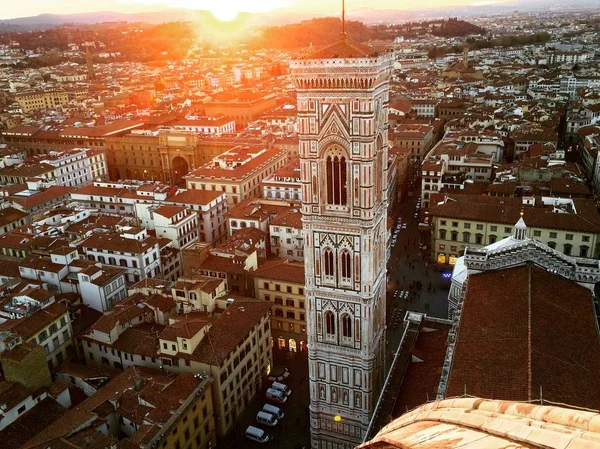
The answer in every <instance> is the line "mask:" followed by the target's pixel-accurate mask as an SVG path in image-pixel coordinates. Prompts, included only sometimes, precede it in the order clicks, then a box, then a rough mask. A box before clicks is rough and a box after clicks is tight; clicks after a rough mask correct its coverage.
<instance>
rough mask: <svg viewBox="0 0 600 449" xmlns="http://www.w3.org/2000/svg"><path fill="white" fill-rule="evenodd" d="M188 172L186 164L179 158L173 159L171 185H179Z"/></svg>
mask: <svg viewBox="0 0 600 449" xmlns="http://www.w3.org/2000/svg"><path fill="white" fill-rule="evenodd" d="M188 171H189V164H188V162H187V161H186V160H185V159H184V158H183V157H181V156H177V157H175V158H173V160H172V161H171V173H172V175H171V180H172V181H171V182H172V183H173V184H180V183H181V182H182V181H183V176H185V175H187V173H188Z"/></svg>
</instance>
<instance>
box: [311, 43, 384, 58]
mask: <svg viewBox="0 0 600 449" xmlns="http://www.w3.org/2000/svg"><path fill="white" fill-rule="evenodd" d="M376 55H377V54H376V50H374V49H373V48H371V47H369V46H367V45H363V44H359V43H357V42H351V41H349V40H348V39H341V40H339V41H338V42H336V43H334V44H332V45H329V46H327V47H325V48H323V49H321V50H318V51H316V52H314V53H313V54H311V55H310V56H309V57H308V59H333V58H366V57H370V56H376Z"/></svg>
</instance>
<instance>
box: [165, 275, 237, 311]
mask: <svg viewBox="0 0 600 449" xmlns="http://www.w3.org/2000/svg"><path fill="white" fill-rule="evenodd" d="M225 293H226V289H225V280H224V279H216V278H211V277H208V276H202V275H193V276H183V277H180V278H179V279H177V282H175V283H174V284H173V285H171V294H172V296H173V300H174V301H175V302H176V303H177V311H178V312H179V313H190V312H204V313H213V312H215V311H216V309H217V299H218V298H222V297H223V296H224V295H225ZM221 301H222V302H223V303H225V300H221Z"/></svg>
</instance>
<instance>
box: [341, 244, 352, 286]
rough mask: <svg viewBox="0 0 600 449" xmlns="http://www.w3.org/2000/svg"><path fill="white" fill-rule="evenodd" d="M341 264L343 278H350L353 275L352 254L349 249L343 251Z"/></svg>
mask: <svg viewBox="0 0 600 449" xmlns="http://www.w3.org/2000/svg"><path fill="white" fill-rule="evenodd" d="M341 265H342V267H341V268H342V279H345V280H348V279H350V278H351V277H352V256H351V255H350V252H349V251H347V250H344V251H342V257H341Z"/></svg>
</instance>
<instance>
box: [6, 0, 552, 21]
mask: <svg viewBox="0 0 600 449" xmlns="http://www.w3.org/2000/svg"><path fill="white" fill-rule="evenodd" d="M537 1H539V0H529V3H536V2H537ZM559 1H562V0H559ZM517 3H521V2H520V1H519V0H492V1H482V0H426V2H424V3H423V4H420V5H419V6H418V7H417V8H414V4H411V3H409V2H408V1H405V2H401V3H399V2H396V1H394V0H372V1H371V2H369V4H368V5H364V3H362V2H361V1H360V0H347V1H346V10H347V11H349V12H352V11H358V10H365V9H367V10H375V11H409V10H411V9H416V10H427V9H430V10H436V9H443V8H449V7H482V6H496V5H506V6H508V5H510V4H515V5H516V4H517ZM178 9H179V10H181V9H183V10H190V11H208V12H212V13H213V15H214V16H215V17H216V18H217V19H219V20H222V21H229V20H232V19H234V18H235V17H236V16H237V15H238V14H240V13H249V14H275V15H277V14H281V15H286V14H287V15H289V14H298V15H301V14H313V15H339V13H340V11H341V2H340V1H331V0H330V1H327V2H322V1H318V0H305V1H300V0H257V1H254V2H251V3H250V2H246V1H244V0H221V1H220V2H218V3H214V2H207V1H201V2H197V1H194V0H102V1H101V4H100V5H99V4H98V3H97V2H80V3H79V4H77V5H76V6H74V5H73V4H71V3H70V2H68V1H67V0H57V1H56V2H53V3H49V2H48V1H47V0H30V1H28V2H26V3H25V4H22V3H21V4H20V3H14V4H10V5H6V6H5V7H4V8H3V11H2V12H1V13H0V20H11V19H21V18H29V17H36V16H39V15H44V14H50V15H61V16H68V15H74V14H92V15H93V14H99V13H117V14H127V15H135V14H143V13H156V12H162V11H168V10H178Z"/></svg>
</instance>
